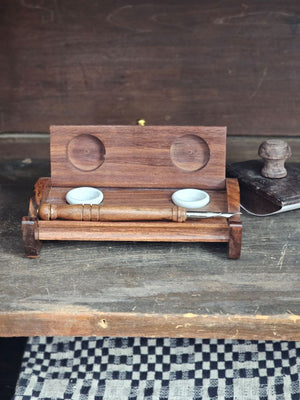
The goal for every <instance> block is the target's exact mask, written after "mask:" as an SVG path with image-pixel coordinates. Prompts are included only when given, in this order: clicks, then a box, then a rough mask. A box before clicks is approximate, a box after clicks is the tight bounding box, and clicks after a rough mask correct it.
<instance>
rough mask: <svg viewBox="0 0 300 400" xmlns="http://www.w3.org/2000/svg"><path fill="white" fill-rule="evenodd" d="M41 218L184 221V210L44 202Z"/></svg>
mask: <svg viewBox="0 0 300 400" xmlns="http://www.w3.org/2000/svg"><path fill="white" fill-rule="evenodd" d="M39 217H40V218H41V219H43V220H55V219H66V220H73V221H144V220H145V221H160V220H168V221H174V222H184V221H185V220H186V211H185V209H184V208H182V207H164V208H153V207H107V206H99V205H88V204H86V205H81V204H76V205H64V204H50V203H44V204H42V205H41V206H40V208H39Z"/></svg>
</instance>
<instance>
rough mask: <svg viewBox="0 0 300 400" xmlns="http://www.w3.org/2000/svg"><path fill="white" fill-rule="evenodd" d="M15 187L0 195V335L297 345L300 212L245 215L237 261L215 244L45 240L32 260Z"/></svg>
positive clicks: (27, 191) (20, 193) (24, 191)
mask: <svg viewBox="0 0 300 400" xmlns="http://www.w3.org/2000/svg"><path fill="white" fill-rule="evenodd" d="M21 182H22V181H18V184H3V185H1V191H0V204H1V207H0V220H1V224H0V236H1V241H0V262H1V271H0V282H1V302H0V320H1V323H0V327H1V328H0V335H1V336H14V335H48V334H51V335H65V334H68V335H69V334H71V335H84V334H88V335H89V334H91V335H142V336H149V335H150V336H162V335H163V336H180V337H184V336H185V337H220V338H222V337H235V338H248V339H251V338H252V339H258V338H259V339H278V340H279V339H282V340H286V339H289V340H300V304H299V296H300V291H299V289H300V282H299V239H300V232H299V224H298V220H299V211H294V212H289V213H285V214H281V215H280V214H279V215H276V216H274V217H269V218H255V217H250V216H247V215H243V216H242V220H243V225H244V233H243V247H242V257H241V259H240V260H238V261H236V260H228V259H227V255H226V251H225V249H226V248H225V244H222V243H126V242H125V243H113V242H104V243H102V242H100V243H97V242H51V241H50V242H45V244H44V246H43V251H42V253H41V256H40V258H38V259H33V260H30V259H27V258H25V255H24V248H23V244H22V237H21V229H20V221H21V217H22V215H25V214H26V213H27V210H26V209H27V206H28V199H29V196H30V195H31V187H30V186H29V185H28V183H27V184H25V185H22V183H21ZM23 182H24V181H23Z"/></svg>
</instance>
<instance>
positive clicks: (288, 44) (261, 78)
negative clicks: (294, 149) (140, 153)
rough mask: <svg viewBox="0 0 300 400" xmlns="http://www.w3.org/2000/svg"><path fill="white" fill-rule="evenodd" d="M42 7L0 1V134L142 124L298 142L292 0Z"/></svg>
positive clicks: (298, 12) (299, 85)
mask: <svg viewBox="0 0 300 400" xmlns="http://www.w3.org/2000/svg"><path fill="white" fill-rule="evenodd" d="M40 3H42V2H38V4H36V2H35V1H33V0H30V1H29V0H28V1H18V0H1V4H0V15H1V24H0V37H1V38H5V40H1V41H0V54H1V63H0V80H1V82H0V83H1V84H0V87H1V90H0V104H1V113H0V131H1V132H48V127H49V125H50V124H51V123H56V124H99V123H100V124H114V125H116V124H125V125H129V124H135V123H136V120H137V119H138V118H145V119H146V121H147V123H148V124H151V125H164V124H171V125H187V124H192V125H208V126H211V125H214V124H216V125H218V126H228V133H229V134H230V135H231V134H234V135H236V134H242V135H265V134H269V135H279V134H280V135H297V134H299V126H300V113H299V106H300V81H299V63H300V53H299V51H298V49H299V48H300V35H299V17H300V4H299V1H298V0H288V1H284V0H273V1H269V0H260V1H255V2H246V3H245V2H241V1H240V0H227V1H225V2H211V1H208V0H206V1H195V0H186V1H184V2H183V1H181V0H172V1H168V2H166V1H163V2H162V1H158V0H147V1H146V0H142V1H141V0H132V1H130V2H126V1H124V0H119V1H116V0H110V1H108V0H101V1H97V0H90V1H87V2H86V1H82V0H64V1H58V2H55V1H46V2H44V3H43V4H40ZM78 21H80V23H78ZM91 27H92V28H91Z"/></svg>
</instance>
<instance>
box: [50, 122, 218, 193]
mask: <svg viewBox="0 0 300 400" xmlns="http://www.w3.org/2000/svg"><path fill="white" fill-rule="evenodd" d="M50 150H51V181H52V185H53V186H102V187H125V188H126V187H131V188H132V187H133V188H134V187H139V188H143V187H144V188H152V187H153V188H155V187H156V188H177V187H178V188H182V187H187V185H190V186H191V187H196V188H202V189H212V188H213V189H224V187H225V155H226V128H225V127H201V126H200V127H193V126H145V127H143V126H105V125H104V126H51V127H50Z"/></svg>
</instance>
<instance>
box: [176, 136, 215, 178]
mask: <svg viewBox="0 0 300 400" xmlns="http://www.w3.org/2000/svg"><path fill="white" fill-rule="evenodd" d="M170 157H171V160H172V162H173V164H174V165H175V166H176V167H177V168H179V169H181V170H183V171H187V172H195V171H199V170H200V169H201V168H203V167H205V165H206V164H207V163H208V161H209V157H210V155H209V147H208V144H207V143H206V141H205V140H203V139H202V138H201V137H199V136H197V135H184V136H181V137H179V138H177V139H175V140H174V142H173V143H172V145H171V148H170Z"/></svg>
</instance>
